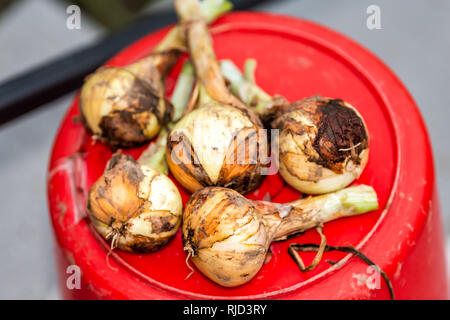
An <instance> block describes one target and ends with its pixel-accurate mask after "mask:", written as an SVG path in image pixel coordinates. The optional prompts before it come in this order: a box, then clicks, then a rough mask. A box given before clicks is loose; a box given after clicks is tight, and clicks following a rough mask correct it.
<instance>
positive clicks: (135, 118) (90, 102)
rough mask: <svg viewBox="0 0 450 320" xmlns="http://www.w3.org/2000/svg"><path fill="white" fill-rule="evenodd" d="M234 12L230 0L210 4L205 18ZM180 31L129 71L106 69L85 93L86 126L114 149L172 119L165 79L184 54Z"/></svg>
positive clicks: (149, 135) (150, 135)
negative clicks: (231, 10)
mask: <svg viewBox="0 0 450 320" xmlns="http://www.w3.org/2000/svg"><path fill="white" fill-rule="evenodd" d="M228 10H230V3H229V2H228V1H226V0H219V1H217V0H205V1H203V5H202V6H201V7H200V14H201V15H202V17H204V18H205V19H206V21H208V22H210V21H213V20H214V19H216V18H217V17H219V16H220V15H222V14H223V13H225V12H227V11H228ZM185 50H186V49H185V44H184V40H183V39H182V38H181V37H180V28H179V27H175V28H173V29H172V30H171V31H170V32H169V33H168V34H167V36H166V37H165V38H164V39H163V40H162V42H161V43H160V44H159V45H158V46H157V47H156V48H155V49H154V51H153V53H152V54H150V55H149V56H148V57H145V58H143V59H141V60H139V61H137V62H135V63H133V64H131V65H127V66H124V67H113V66H107V67H101V68H100V69H98V70H97V71H96V72H94V73H93V74H91V75H90V76H88V77H87V78H86V80H85V83H84V85H83V87H82V89H81V94H80V111H81V115H82V118H83V119H84V122H85V124H86V126H87V127H88V128H89V129H90V130H91V131H92V132H93V133H94V134H95V135H96V136H97V137H99V138H101V139H102V140H104V141H106V142H107V143H108V144H110V145H111V146H112V147H114V148H119V147H134V146H139V145H142V144H144V143H146V142H148V141H150V140H151V139H152V138H154V137H155V136H156V135H157V134H158V132H159V130H160V129H161V127H162V126H164V125H165V124H167V123H168V122H169V121H170V120H172V117H173V106H172V104H171V103H170V101H168V100H167V99H165V98H164V95H165V87H164V78H165V76H166V75H167V73H168V72H169V71H170V70H171V69H172V67H173V65H174V64H175V62H176V61H177V60H178V58H179V56H180V54H181V53H182V52H183V51H185Z"/></svg>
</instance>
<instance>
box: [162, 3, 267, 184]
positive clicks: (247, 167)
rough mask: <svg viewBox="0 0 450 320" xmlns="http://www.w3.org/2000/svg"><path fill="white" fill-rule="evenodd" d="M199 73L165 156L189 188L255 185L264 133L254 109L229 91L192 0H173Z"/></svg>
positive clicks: (264, 154) (264, 149)
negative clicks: (190, 105)
mask: <svg viewBox="0 0 450 320" xmlns="http://www.w3.org/2000/svg"><path fill="white" fill-rule="evenodd" d="M175 7H176V10H177V13H178V15H179V17H180V21H181V24H182V25H183V26H185V31H186V32H185V37H186V39H187V43H188V45H189V50H190V53H191V56H192V59H193V62H194V65H195V70H196V75H197V79H198V83H197V92H198V99H197V100H196V108H195V110H193V111H192V112H190V113H189V114H187V115H186V116H185V117H184V118H183V119H182V120H181V121H179V122H178V123H177V125H176V126H175V127H174V128H173V129H172V131H171V132H170V134H169V140H168V146H167V162H168V164H169V168H170V171H171V172H172V174H173V175H174V177H175V178H176V179H177V180H178V181H179V182H180V183H181V184H182V185H183V186H184V187H185V188H186V189H188V190H189V191H191V192H194V191H195V190H198V189H199V188H202V187H204V186H226V187H229V188H232V189H235V190H237V191H239V192H242V193H244V192H248V191H250V190H253V189H255V188H257V187H258V186H259V184H260V182H261V180H262V177H261V171H262V169H263V168H264V166H265V163H264V162H265V160H266V158H267V153H268V150H267V137H266V134H265V132H264V131H263V130H262V123H261V121H260V119H259V117H258V116H257V115H256V113H255V112H253V111H252V110H250V109H249V108H248V107H247V106H246V105H245V104H243V103H242V102H241V101H240V100H239V99H237V98H236V97H235V96H234V95H233V94H232V93H231V92H229V91H228V89H227V87H226V85H225V81H224V79H223V77H222V74H221V72H220V67H219V64H218V62H217V60H216V58H215V54H214V51H213V48H212V44H211V37H210V35H209V33H208V30H207V26H206V23H205V20H204V19H203V18H202V17H201V15H200V14H199V3H198V1H196V0H183V1H175Z"/></svg>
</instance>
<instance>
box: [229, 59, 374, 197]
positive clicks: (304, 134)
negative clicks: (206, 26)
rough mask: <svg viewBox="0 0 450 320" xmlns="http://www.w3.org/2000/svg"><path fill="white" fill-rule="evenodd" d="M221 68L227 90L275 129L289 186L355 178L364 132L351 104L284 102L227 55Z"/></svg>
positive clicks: (323, 187)
mask: <svg viewBox="0 0 450 320" xmlns="http://www.w3.org/2000/svg"><path fill="white" fill-rule="evenodd" d="M249 65H253V66H254V61H252V60H249V62H248V63H246V69H247V68H249ZM221 69H222V72H223V74H224V75H225V77H226V78H227V79H228V80H229V81H230V82H231V86H232V89H233V93H234V94H236V95H237V96H238V97H240V98H241V99H242V100H243V101H244V102H246V103H247V104H249V105H251V106H254V107H255V109H256V110H257V111H258V112H259V113H261V115H262V118H263V119H264V120H265V122H266V123H267V124H268V125H269V126H271V127H272V128H273V129H279V130H280V131H279V157H278V162H279V163H278V165H279V170H280V174H281V175H282V177H283V178H284V180H285V181H286V182H287V183H289V184H290V185H291V186H292V187H294V188H295V189H297V190H299V191H301V192H303V193H308V194H323V193H327V192H332V191H336V190H339V189H341V188H344V187H346V186H348V185H349V184H350V183H352V182H353V181H354V180H355V179H357V178H359V176H360V175H361V173H362V172H363V170H364V168H365V166H366V164H367V160H368V157H369V133H368V130H367V127H366V124H365V122H364V119H363V118H362V116H361V115H360V114H359V113H358V111H357V110H356V109H355V108H354V107H353V106H351V105H350V104H349V103H347V102H345V101H343V100H341V99H332V98H322V97H320V96H315V97H311V98H307V99H304V100H302V101H297V102H293V103H289V102H288V101H286V100H285V99H284V98H282V97H271V96H269V95H268V94H267V93H265V92H264V91H263V90H262V89H261V88H259V87H258V86H257V85H256V84H255V83H254V82H253V80H251V79H253V77H252V76H251V75H248V74H246V75H245V76H243V75H242V74H241V73H240V71H239V69H237V67H236V66H234V64H233V63H232V62H231V61H228V60H227V61H223V62H222V65H221ZM247 73H249V72H247ZM250 74H251V72H250Z"/></svg>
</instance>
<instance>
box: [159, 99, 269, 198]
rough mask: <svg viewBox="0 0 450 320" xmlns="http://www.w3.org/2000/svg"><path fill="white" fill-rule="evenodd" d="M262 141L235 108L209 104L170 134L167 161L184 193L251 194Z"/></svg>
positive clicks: (263, 154)
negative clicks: (220, 190)
mask: <svg viewBox="0 0 450 320" xmlns="http://www.w3.org/2000/svg"><path fill="white" fill-rule="evenodd" d="M267 155H268V150H267V136H266V132H265V131H263V130H261V128H260V127H259V126H258V124H255V123H253V122H252V121H251V119H250V118H248V117H246V115H245V114H244V113H243V112H242V111H241V110H239V109H237V108H234V107H233V106H230V105H226V104H222V103H218V102H217V103H211V104H209V105H206V106H203V107H201V108H199V109H196V110H194V111H192V112H191V113H189V114H188V115H186V116H185V117H184V118H183V119H181V121H179V122H178V123H177V124H176V126H175V127H174V128H173V129H172V131H171V133H170V136H169V140H168V143H167V152H166V157H167V162H168V164H169V168H170V170H171V172H172V174H173V175H174V177H175V178H176V179H177V181H179V182H180V183H181V184H182V185H183V186H184V187H185V188H186V189H187V190H189V191H191V192H194V191H196V190H198V189H200V188H202V187H204V186H216V185H217V186H225V187H228V188H231V189H234V190H237V191H238V192H241V193H246V192H249V191H251V190H254V189H256V188H257V187H258V186H259V185H260V183H261V181H262V175H261V171H262V169H263V168H264V167H265V165H266V164H265V161H266V160H267V159H266V158H267Z"/></svg>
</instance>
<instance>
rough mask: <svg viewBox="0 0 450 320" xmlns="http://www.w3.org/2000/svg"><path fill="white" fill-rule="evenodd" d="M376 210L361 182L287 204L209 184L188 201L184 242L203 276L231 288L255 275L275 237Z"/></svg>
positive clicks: (375, 202)
mask: <svg viewBox="0 0 450 320" xmlns="http://www.w3.org/2000/svg"><path fill="white" fill-rule="evenodd" d="M376 209H378V200H377V195H376V193H375V191H374V190H373V189H372V188H371V187H369V186H365V185H360V186H355V187H349V188H346V189H343V190H340V191H337V192H334V193H330V194H327V195H321V196H315V197H309V198H305V199H300V200H297V201H294V202H291V203H287V204H275V203H270V202H263V201H252V200H249V199H246V198H245V197H243V196H242V195H240V194H239V193H238V192H236V191H234V190H231V189H226V188H220V187H209V188H204V189H201V190H199V191H197V192H195V193H194V194H193V195H192V196H191V198H190V199H189V201H188V203H187V204H186V207H185V210H184V213H183V226H182V232H183V233H182V236H183V244H184V248H185V250H186V251H187V253H188V257H189V256H190V257H191V258H192V261H193V262H194V264H195V265H196V267H197V268H198V269H199V270H200V271H201V272H202V273H203V274H204V275H206V276H207V277H208V278H209V279H211V280H212V281H214V282H216V283H218V284H220V285H222V286H226V287H234V286H238V285H241V284H244V283H246V282H248V281H249V280H250V279H252V278H253V277H254V276H255V275H256V274H257V272H258V271H259V270H260V269H261V267H262V266H263V264H264V261H265V257H266V253H267V251H268V249H269V246H270V244H271V243H272V242H273V241H279V240H284V239H286V238H287V237H288V236H292V235H294V234H297V233H299V232H303V231H306V230H308V229H310V228H314V227H317V226H321V225H322V224H323V223H326V222H328V221H331V220H335V219H338V218H341V217H348V216H353V215H358V214H362V213H366V212H369V211H372V210H376Z"/></svg>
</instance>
